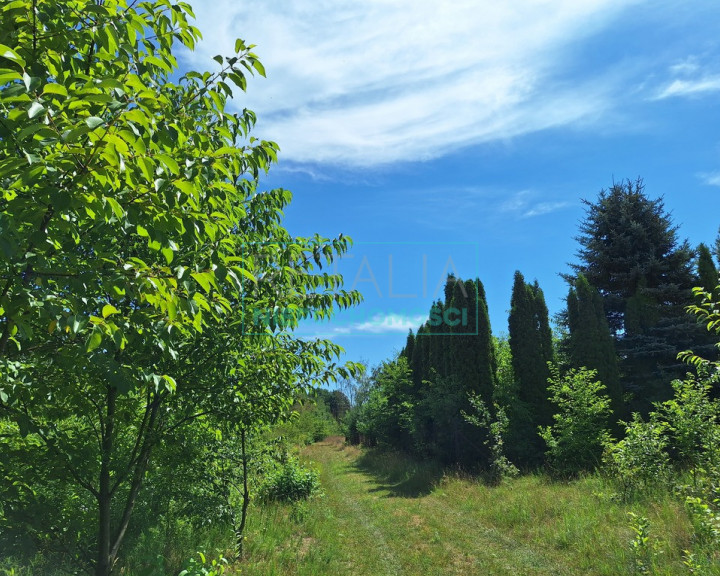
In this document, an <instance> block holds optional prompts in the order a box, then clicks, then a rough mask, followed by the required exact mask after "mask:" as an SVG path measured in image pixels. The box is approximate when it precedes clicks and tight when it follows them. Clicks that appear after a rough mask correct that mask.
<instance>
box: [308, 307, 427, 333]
mask: <svg viewBox="0 0 720 576" xmlns="http://www.w3.org/2000/svg"><path fill="white" fill-rule="evenodd" d="M426 320H427V314H416V315H405V314H400V313H388V314H381V313H378V314H375V315H373V316H372V317H371V318H369V319H367V320H364V321H361V322H352V323H349V324H344V325H343V324H340V325H338V323H337V322H333V323H332V324H331V325H328V330H327V331H322V330H321V331H317V330H312V332H313V336H314V337H321V336H325V337H328V336H356V335H375V336H377V335H380V334H407V332H408V330H417V329H418V327H420V325H421V324H423V322H425V321H426ZM308 328H309V326H308Z"/></svg>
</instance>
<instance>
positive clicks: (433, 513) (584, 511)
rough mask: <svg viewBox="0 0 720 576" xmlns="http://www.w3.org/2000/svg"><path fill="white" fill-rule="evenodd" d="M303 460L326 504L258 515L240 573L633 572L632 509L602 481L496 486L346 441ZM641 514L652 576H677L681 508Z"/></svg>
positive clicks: (611, 575)
mask: <svg viewBox="0 0 720 576" xmlns="http://www.w3.org/2000/svg"><path fill="white" fill-rule="evenodd" d="M304 454H305V456H306V458H307V459H308V460H311V461H312V462H314V463H315V464H316V465H317V466H318V468H319V469H320V472H321V482H322V485H323V489H324V492H325V495H324V497H323V498H320V499H316V500H314V501H311V502H310V503H307V504H301V505H297V506H295V507H288V506H284V507H283V506H277V507H271V508H270V509H266V510H263V511H258V512H257V514H256V517H257V518H256V523H255V524H254V526H253V527H252V528H251V533H250V535H249V536H250V539H249V543H251V550H250V558H249V561H248V563H247V564H245V566H244V567H243V572H242V573H243V574H244V575H249V576H253V575H270V574H273V575H278V576H280V575H286V574H293V575H295V574H297V575H308V576H309V575H313V576H323V575H326V574H327V575H337V576H345V575H357V576H371V575H372V576H400V575H408V576H417V575H423V576H425V575H428V576H429V575H449V574H458V575H470V574H483V575H486V574H487V575H512V576H516V575H538V576H540V575H548V576H550V575H552V576H559V575H576V574H598V575H607V576H617V575H619V574H628V573H631V570H632V565H633V558H632V556H631V554H630V551H629V542H630V540H631V539H632V533H631V531H630V529H629V527H628V519H627V512H628V511H630V510H635V508H633V507H631V506H625V505H620V504H618V503H615V502H614V501H612V500H611V499H609V498H606V497H603V495H602V494H598V493H597V492H596V491H597V490H598V489H599V488H601V487H600V486H599V481H597V480H589V481H584V482H579V483H573V484H552V483H548V482H546V481H544V480H543V479H541V478H539V477H533V476H531V477H526V478H521V479H518V480H515V481H512V482H510V483H508V484H507V485H504V486H501V487H496V488H489V487H486V486H482V485H480V484H477V483H476V482H472V481H469V480H465V479H461V478H453V477H450V478H446V477H443V476H442V474H441V471H440V470H439V469H437V468H435V467H433V466H431V465H429V464H422V463H420V464H418V463H412V462H409V461H407V460H403V459H402V458H401V457H398V456H395V455H390V454H381V453H376V452H363V451H361V450H359V449H357V448H354V447H347V446H344V445H343V443H342V439H340V438H329V439H327V440H326V441H325V442H321V443H318V444H314V445H312V446H309V447H307V448H306V449H305V452H304ZM593 482H595V484H593ZM638 511H639V512H642V513H644V514H645V515H647V516H649V517H650V520H651V524H652V526H653V527H654V528H653V529H654V530H656V531H657V533H658V534H661V535H662V537H663V542H664V544H663V550H662V554H661V555H662V560H663V567H660V568H661V569H659V570H658V571H657V572H656V573H658V574H680V573H682V571H681V570H680V569H679V565H680V553H681V550H682V548H683V547H684V546H685V545H686V544H687V541H686V539H687V530H686V528H687V527H686V526H684V525H683V524H682V522H679V521H678V518H679V517H681V516H682V514H681V510H678V509H677V508H676V507H675V506H674V505H673V503H671V502H661V503H659V504H658V505H657V506H654V507H650V508H649V509H648V507H647V505H646V507H645V508H644V509H642V510H639V509H638Z"/></svg>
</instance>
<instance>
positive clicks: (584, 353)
mask: <svg viewBox="0 0 720 576" xmlns="http://www.w3.org/2000/svg"><path fill="white" fill-rule="evenodd" d="M567 324H568V329H569V331H570V335H569V338H568V346H567V348H568V353H569V357H570V358H569V359H570V364H571V367H572V368H576V369H579V368H582V367H586V368H589V369H591V370H595V371H596V372H597V376H598V379H599V380H600V382H602V383H603V384H604V385H605V388H606V393H607V395H608V396H609V397H610V401H611V408H612V410H613V413H614V419H613V422H614V421H615V420H616V419H617V418H619V417H622V416H623V415H624V414H623V413H624V410H623V403H622V386H621V384H620V371H619V368H618V359H617V354H616V353H615V344H614V342H613V338H612V334H611V333H610V328H609V326H608V323H607V319H606V318H605V311H604V310H603V302H602V297H601V296H600V293H599V292H598V291H597V290H596V289H595V288H594V287H592V286H591V285H590V283H589V282H588V280H587V278H585V276H584V275H582V274H578V276H577V278H576V279H575V282H574V283H573V285H572V286H571V287H570V292H569V293H568V297H567Z"/></svg>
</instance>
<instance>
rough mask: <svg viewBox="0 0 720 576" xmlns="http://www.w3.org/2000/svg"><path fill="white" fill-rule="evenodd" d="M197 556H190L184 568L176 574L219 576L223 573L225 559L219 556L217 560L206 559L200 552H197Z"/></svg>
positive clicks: (185, 575)
mask: <svg viewBox="0 0 720 576" xmlns="http://www.w3.org/2000/svg"><path fill="white" fill-rule="evenodd" d="M198 556H199V557H200V558H199V559H198V558H191V559H190V560H189V561H188V563H187V566H186V568H185V569H184V570H183V571H182V572H180V574H178V576H221V575H222V574H225V566H226V565H227V560H225V558H222V557H220V558H219V559H218V560H212V561H208V560H207V559H206V558H205V555H204V554H203V553H202V552H198Z"/></svg>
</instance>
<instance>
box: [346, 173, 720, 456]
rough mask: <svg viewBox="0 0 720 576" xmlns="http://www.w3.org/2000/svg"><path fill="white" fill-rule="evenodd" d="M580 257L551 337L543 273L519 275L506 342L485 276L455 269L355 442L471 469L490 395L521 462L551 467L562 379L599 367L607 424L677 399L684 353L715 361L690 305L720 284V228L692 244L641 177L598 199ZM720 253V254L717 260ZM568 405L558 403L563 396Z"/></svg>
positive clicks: (391, 367)
mask: <svg viewBox="0 0 720 576" xmlns="http://www.w3.org/2000/svg"><path fill="white" fill-rule="evenodd" d="M584 202H585V207H586V214H585V218H584V220H583V221H582V223H581V225H580V233H579V235H578V236H577V241H578V243H579V249H578V252H577V258H578V261H577V263H575V264H573V265H572V266H571V269H572V274H566V275H565V276H564V277H565V280H566V281H567V283H568V295H567V298H566V306H565V308H564V309H563V310H562V311H561V312H560V313H559V314H558V315H557V318H556V324H557V330H556V331H555V333H553V329H552V328H551V322H550V318H549V317H548V308H547V305H546V303H545V297H544V295H543V291H542V289H541V288H540V286H539V285H538V283H537V281H534V282H528V281H526V279H525V278H524V276H523V275H522V273H521V272H519V271H518V272H516V273H515V278H514V283H513V287H512V294H511V298H510V312H509V317H508V333H507V336H506V337H505V336H503V337H495V336H493V335H492V330H491V327H490V322H489V317H488V309H487V302H486V298H485V291H484V288H483V285H482V282H481V281H480V280H479V279H475V280H462V279H459V278H455V277H453V276H449V277H448V279H447V282H446V285H445V293H444V299H442V300H438V301H436V302H434V303H433V304H432V307H431V310H430V312H429V314H428V320H427V322H425V323H424V324H423V325H422V326H420V327H419V328H418V329H417V331H416V332H413V331H410V333H409V334H408V337H407V341H406V344H405V346H404V348H403V349H402V350H401V351H400V353H399V354H398V356H397V357H396V358H392V359H390V360H387V361H386V362H383V363H382V364H381V365H380V366H379V367H377V368H376V369H375V370H374V372H373V374H372V376H371V378H370V379H369V381H368V382H367V383H366V385H365V390H364V392H363V394H360V396H359V402H358V404H357V405H356V407H355V408H354V411H353V412H351V415H350V420H349V432H350V436H351V438H352V439H354V440H356V441H357V440H359V439H360V437H361V436H362V438H363V439H364V440H365V441H367V442H370V443H385V444H389V445H392V446H395V447H398V448H400V449H403V450H406V451H409V452H413V453H416V454H418V455H422V456H424V457H428V456H430V457H434V458H438V459H440V460H442V461H444V462H446V463H459V464H462V465H465V466H469V467H483V466H486V465H488V462H489V460H488V459H489V458H490V448H489V446H488V445H487V441H486V439H487V434H488V428H487V427H486V428H485V430H484V431H483V430H482V429H481V428H479V427H478V426H477V421H476V420H475V421H474V420H473V418H472V417H470V418H468V415H472V414H476V413H477V410H478V401H479V402H480V405H481V406H482V407H483V408H482V409H487V410H489V412H491V413H494V414H496V415H497V414H498V413H501V417H502V418H507V426H506V428H507V429H506V430H505V433H504V449H505V452H506V454H507V455H508V457H509V458H510V460H511V461H512V462H513V463H515V464H517V465H519V466H521V467H522V468H532V467H536V466H538V465H541V464H543V463H544V462H546V459H547V458H546V456H547V455H546V452H547V450H548V445H547V442H546V441H545V440H544V439H543V438H542V437H541V435H540V434H539V433H538V431H539V430H542V429H547V427H550V426H552V425H553V424H554V423H555V420H556V414H557V412H558V406H557V404H556V403H554V402H553V390H552V386H553V384H555V385H557V384H558V382H560V381H561V380H562V379H563V377H564V375H566V374H568V373H570V372H571V371H575V372H573V373H574V374H576V375H577V374H581V373H580V372H578V371H580V370H592V371H593V374H594V377H593V379H590V380H588V379H587V378H586V376H587V374H586V373H582V377H583V378H585V379H586V380H587V383H589V382H591V381H593V380H597V381H599V382H600V383H601V384H602V387H603V388H602V393H603V395H604V396H606V397H607V400H608V414H607V420H608V423H609V424H608V425H609V430H610V431H612V432H614V433H622V426H621V425H620V424H619V422H620V421H621V420H627V419H628V418H629V417H630V416H631V414H634V413H637V414H639V415H641V416H647V415H648V414H649V413H650V412H651V411H652V410H653V409H654V407H655V406H656V405H657V404H658V403H662V402H664V401H668V400H669V399H670V398H671V397H672V396H673V386H672V382H673V381H675V380H677V379H679V378H682V377H683V376H684V374H685V373H686V372H687V371H688V369H689V367H688V365H687V364H686V363H684V362H683V361H682V360H679V359H678V354H679V353H681V352H683V351H685V350H693V351H695V352H696V353H697V354H698V355H700V356H702V357H705V358H708V359H711V360H712V359H716V358H717V350H716V349H715V343H716V342H717V338H716V336H715V335H714V334H713V333H712V331H708V329H706V327H705V325H704V323H703V322H701V321H699V320H698V319H697V318H696V317H695V316H693V315H692V314H690V313H688V310H687V309H688V307H690V306H692V305H694V304H697V296H695V295H694V294H693V288H694V287H701V288H703V290H705V291H707V292H708V293H713V292H714V291H716V290H717V288H716V287H717V284H718V269H717V266H716V263H715V260H714V257H715V258H718V259H720V236H719V237H718V239H717V240H716V241H715V243H714V246H713V248H710V247H709V246H707V245H706V244H700V245H699V246H698V247H697V248H696V249H693V248H692V247H691V246H690V245H689V243H688V242H687V241H686V240H681V239H680V238H679V236H678V227H677V226H675V225H674V224H673V222H672V218H671V216H670V215H669V214H668V212H667V211H666V210H665V207H664V204H663V201H662V199H652V198H650V197H648V195H647V194H646V192H645V189H644V184H643V182H642V180H640V179H638V180H636V181H625V182H619V183H614V184H613V185H612V186H611V187H610V188H609V189H608V190H603V191H601V192H600V193H599V195H598V197H597V199H596V200H594V201H589V200H586V201H584ZM713 252H714V257H713ZM556 400H557V399H556Z"/></svg>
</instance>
